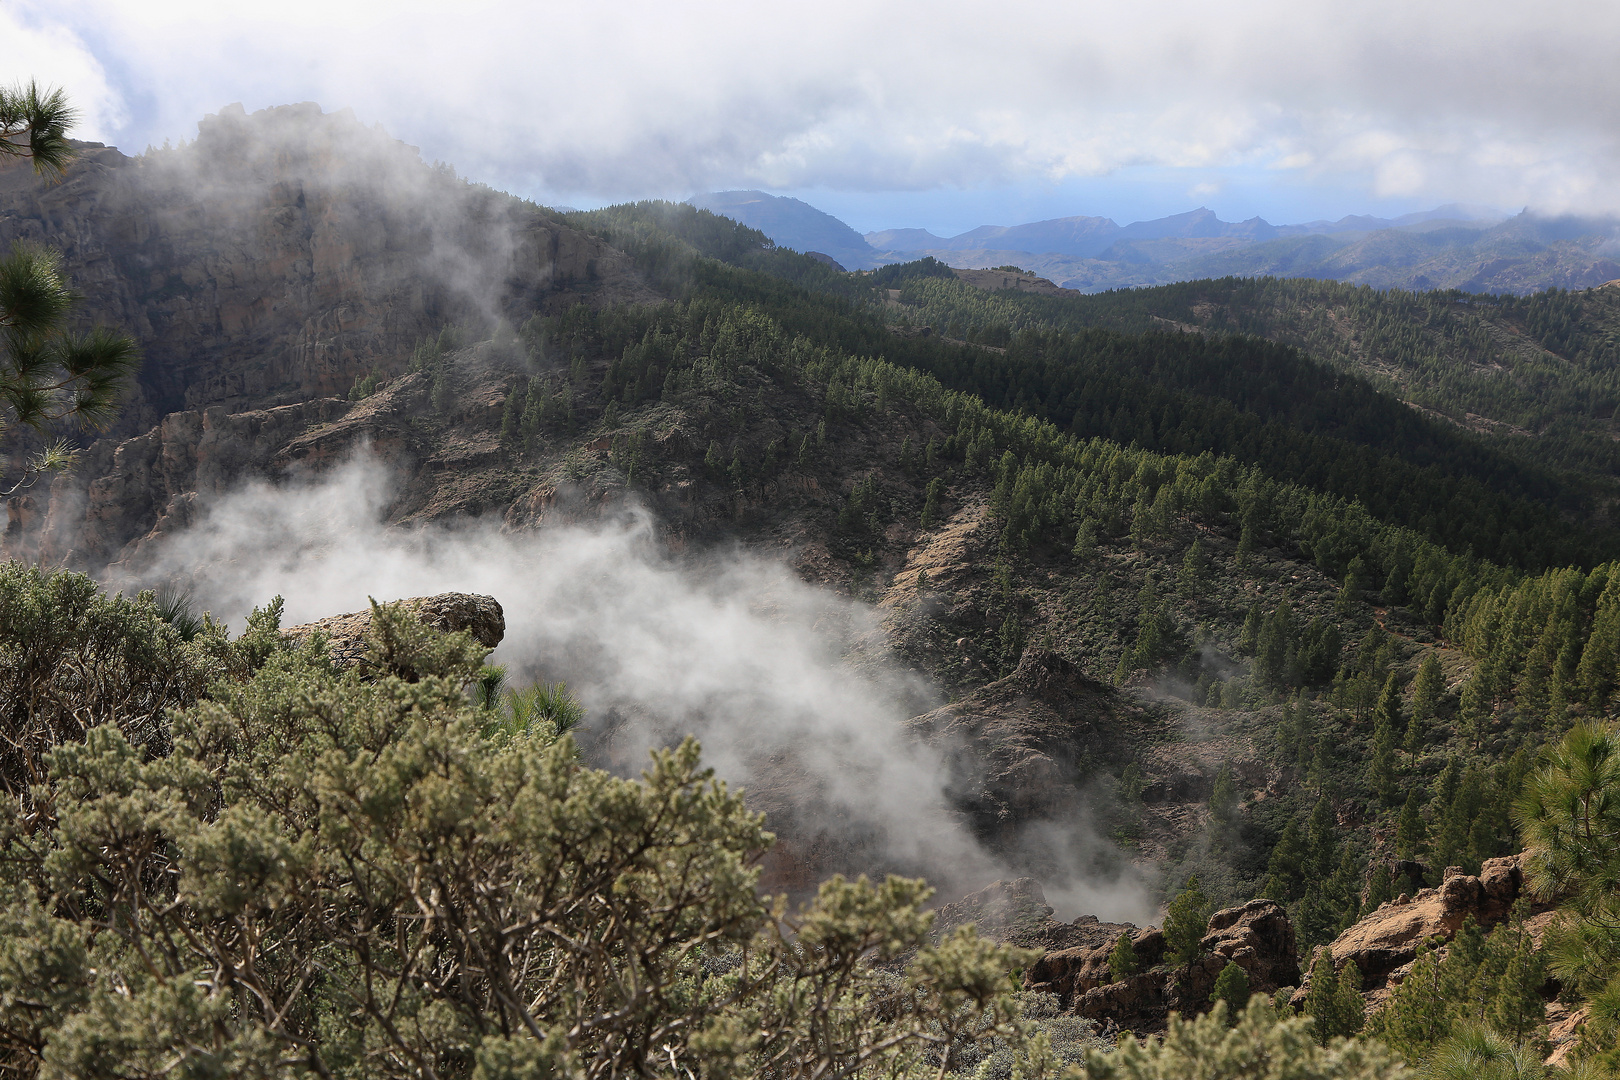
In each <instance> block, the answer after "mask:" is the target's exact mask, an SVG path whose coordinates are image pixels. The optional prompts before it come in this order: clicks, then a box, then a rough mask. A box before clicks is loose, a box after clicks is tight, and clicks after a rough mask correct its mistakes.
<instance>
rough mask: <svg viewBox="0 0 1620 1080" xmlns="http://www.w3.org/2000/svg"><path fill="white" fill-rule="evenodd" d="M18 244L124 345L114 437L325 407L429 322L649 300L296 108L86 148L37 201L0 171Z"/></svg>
mask: <svg viewBox="0 0 1620 1080" xmlns="http://www.w3.org/2000/svg"><path fill="white" fill-rule="evenodd" d="M17 241H32V242H43V243H48V244H49V245H51V246H52V247H55V248H58V249H60V250H61V252H62V253H63V265H64V268H65V270H66V272H67V276H68V279H69V281H70V282H71V283H72V286H73V288H74V289H75V290H76V291H78V292H79V293H81V294H82V295H83V298H84V299H83V304H82V306H81V311H80V313H81V314H82V315H83V316H84V317H85V318H86V319H93V320H98V321H101V322H105V323H107V324H109V325H112V326H115V327H118V328H119V329H120V330H122V331H123V332H125V333H129V334H131V335H133V336H134V337H135V338H136V340H137V341H138V342H139V343H140V345H141V347H142V349H143V352H144V354H145V363H144V364H143V366H142V370H141V373H140V376H139V382H138V386H137V387H136V388H135V393H134V394H133V395H132V397H131V399H130V400H129V402H128V404H127V406H126V408H125V410H124V412H123V415H122V417H121V418H120V421H119V424H118V426H117V428H116V429H115V430H114V432H113V434H115V435H122V436H129V435H133V434H135V433H137V432H140V431H142V430H146V429H149V428H151V427H153V426H154V425H156V424H157V423H159V422H160V421H161V420H162V418H163V417H164V416H165V415H167V414H169V413H172V412H178V411H187V410H203V409H207V408H210V407H213V406H220V407H223V408H225V409H226V410H227V411H229V412H238V411H242V410H246V409H254V408H265V407H274V406H278V405H286V404H291V403H297V402H303V401H306V400H308V399H310V398H312V397H320V396H330V395H338V394H344V393H346V392H347V391H348V390H349V388H350V387H351V386H352V385H353V383H354V380H355V378H356V376H357V375H363V374H365V373H367V372H369V371H371V370H372V369H374V368H375V369H378V370H380V371H382V372H383V373H384V374H397V373H398V372H400V371H403V370H404V368H405V366H406V364H407V363H408V362H409V359H410V355H411V351H412V348H413V346H414V345H415V343H416V342H417V341H418V340H419V339H421V338H423V337H425V336H427V335H429V334H436V333H438V331H439V329H440V328H441V327H443V326H445V325H447V324H453V323H457V322H475V323H482V324H485V325H488V324H489V323H490V322H492V321H493V320H495V319H502V318H504V319H506V320H508V321H510V322H519V321H521V320H522V319H524V318H526V317H527V316H528V315H529V314H532V313H533V312H534V311H536V310H543V309H544V310H550V309H555V308H557V307H559V306H567V305H570V304H573V303H575V302H577V301H580V300H589V301H591V302H601V303H606V302H624V301H636V300H649V299H652V298H653V294H652V292H651V291H650V290H648V289H647V288H646V286H645V285H644V284H642V283H641V281H640V279H639V278H638V277H637V275H636V274H635V272H634V270H633V269H632V267H631V265H630V263H629V260H628V259H626V258H625V256H623V255H622V254H621V253H619V252H618V251H616V250H614V249H612V248H610V247H608V246H607V245H606V244H604V243H603V242H602V241H600V240H598V239H596V238H594V237H591V236H588V235H586V234H584V233H581V232H579V231H577V230H575V229H571V228H569V227H568V226H566V225H564V224H562V222H561V221H560V219H558V218H557V217H555V216H554V215H552V214H550V213H548V212H546V211H544V210H542V209H540V208H539V207H536V206H534V205H532V204H528V203H525V202H523V201H521V200H519V199H515V198H512V197H511V196H508V195H504V194H501V193H499V192H495V191H492V190H490V189H488V188H485V187H481V186H479V185H474V184H469V183H467V182H465V181H462V180H460V179H457V178H456V176H455V175H454V173H453V172H452V171H450V170H448V169H444V168H439V167H433V166H429V165H427V164H425V163H424V162H423V161H422V160H421V158H420V156H419V155H418V153H417V151H416V150H415V148H413V147H410V146H407V145H405V144H404V143H401V142H399V141H397V140H394V139H392V138H389V137H388V136H387V135H385V134H383V133H382V132H381V131H380V130H379V129H371V128H366V127H364V126H363V125H361V124H360V123H359V121H357V120H356V119H355V118H354V117H353V115H352V114H350V113H348V112H346V111H345V112H340V113H333V114H326V113H322V112H321V110H320V109H319V107H317V106H315V105H311V104H305V105H288V106H283V107H280V108H275V109H266V110H263V111H261V112H257V113H254V114H252V115H248V114H247V113H246V112H245V111H244V110H243V109H242V107H241V106H239V105H237V106H231V107H228V108H226V109H224V110H222V111H221V112H220V113H219V114H218V115H213V116H209V117H207V118H206V119H204V120H203V121H202V122H201V123H200V124H199V125H198V136H197V140H196V141H195V142H193V143H190V144H187V145H183V146H181V147H179V148H173V149H169V148H165V149H162V150H149V151H148V152H146V153H145V154H142V155H140V156H138V157H133V158H132V157H127V156H125V155H124V154H122V153H120V152H119V151H118V150H116V149H112V148H110V147H104V146H100V145H98V144H86V145H83V146H81V150H80V154H79V159H78V161H77V162H76V163H75V164H74V165H73V166H72V167H70V168H69V169H68V170H67V172H66V174H65V175H64V177H63V178H62V180H61V181H60V182H58V183H55V184H46V183H42V182H41V181H39V180H38V179H37V178H36V177H35V176H34V174H33V172H32V170H31V169H29V168H28V167H27V165H26V163H19V162H17V161H11V162H10V163H9V164H6V165H4V166H3V167H0V246H3V247H4V248H6V249H9V248H10V246H11V245H12V244H13V243H14V242H17Z"/></svg>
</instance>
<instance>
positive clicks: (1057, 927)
mask: <svg viewBox="0 0 1620 1080" xmlns="http://www.w3.org/2000/svg"><path fill="white" fill-rule="evenodd" d="M1053 915H1054V912H1053V910H1052V906H1051V905H1050V904H1048V903H1047V902H1046V892H1045V890H1044V889H1042V888H1041V883H1040V882H1038V881H1036V880H1035V879H1034V878H1029V877H1022V878H1013V879H1012V880H1010V881H994V882H991V883H990V884H989V885H986V886H985V887H984V888H982V889H979V890H978V891H977V892H971V893H969V894H968V895H966V896H964V897H962V898H961V899H960V900H957V901H956V902H954V903H950V904H946V905H944V906H943V907H941V908H939V909H938V911H936V912H935V913H934V933H935V934H939V935H943V934H947V933H949V932H950V931H951V930H954V929H955V928H956V927H958V926H962V925H964V924H967V923H972V924H974V926H976V927H977V928H978V931H979V933H980V935H982V936H984V937H987V938H991V939H992V940H994V941H998V942H1001V943H1003V944H1007V945H1016V946H1018V947H1019V948H1022V949H1046V950H1062V951H1066V952H1075V951H1079V952H1084V951H1086V950H1088V949H1092V948H1096V947H1098V946H1103V945H1109V946H1111V945H1112V944H1113V943H1114V941H1115V940H1116V939H1117V938H1118V937H1119V932H1120V931H1121V930H1123V929H1127V928H1130V927H1129V924H1122V923H1105V922H1100V921H1098V919H1097V917H1096V916H1095V915H1082V916H1080V918H1078V919H1076V920H1075V921H1074V922H1072V923H1066V922H1060V921H1058V920H1057V919H1056V918H1054V917H1053ZM1048 955H1050V953H1048Z"/></svg>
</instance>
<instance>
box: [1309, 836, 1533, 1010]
mask: <svg viewBox="0 0 1620 1080" xmlns="http://www.w3.org/2000/svg"><path fill="white" fill-rule="evenodd" d="M1522 858H1523V857H1522V856H1519V855H1513V856H1507V857H1504V858H1500V859H1487V860H1486V861H1485V864H1484V866H1482V867H1481V868H1480V872H1479V874H1478V876H1475V875H1473V874H1465V873H1463V871H1462V868H1461V867H1456V866H1453V867H1448V868H1447V869H1446V871H1445V876H1444V880H1443V881H1442V882H1441V884H1440V885H1439V887H1438V888H1433V889H1423V890H1421V891H1419V892H1418V894H1417V895H1416V896H1411V897H1408V896H1405V895H1402V896H1400V897H1397V898H1396V899H1394V900H1392V901H1390V902H1389V903H1386V904H1382V905H1380V906H1379V907H1378V909H1377V910H1375V911H1373V912H1372V913H1371V914H1369V915H1366V916H1364V917H1363V918H1362V919H1361V920H1360V921H1358V922H1357V923H1356V924H1355V925H1354V926H1352V927H1350V928H1349V929H1348V930H1346V931H1345V932H1344V933H1342V934H1340V935H1339V936H1338V937H1337V938H1336V939H1334V941H1333V943H1332V944H1331V945H1328V946H1324V947H1325V948H1327V949H1330V950H1331V951H1332V955H1333V966H1334V970H1338V969H1340V968H1343V967H1344V965H1346V964H1348V963H1352V962H1353V963H1354V964H1355V965H1356V966H1357V967H1358V968H1360V969H1361V980H1362V982H1361V985H1362V992H1363V993H1364V994H1366V995H1367V996H1368V998H1369V999H1370V1001H1371V1003H1373V1004H1377V1003H1379V1002H1380V1001H1382V1000H1383V998H1384V997H1385V996H1386V992H1387V989H1388V987H1390V986H1392V985H1393V984H1395V983H1399V982H1400V981H1401V979H1402V978H1404V977H1405V974H1406V972H1407V970H1408V969H1409V968H1410V966H1411V964H1412V961H1413V960H1415V959H1416V958H1417V949H1418V946H1419V945H1421V944H1423V943H1425V942H1432V941H1436V940H1438V941H1442V942H1444V941H1450V940H1451V939H1452V938H1453V937H1454V936H1455V935H1456V933H1457V931H1458V930H1460V929H1461V928H1462V925H1463V922H1464V921H1465V920H1466V919H1468V918H1470V917H1472V918H1473V920H1474V921H1475V922H1476V923H1478V924H1479V925H1480V927H1481V928H1489V927H1491V926H1494V925H1495V924H1496V923H1498V922H1501V921H1502V920H1503V919H1504V918H1506V917H1507V915H1508V913H1509V912H1510V911H1511V910H1512V909H1513V905H1514V902H1515V901H1517V900H1518V899H1519V896H1520V895H1521V894H1522V892H1523V890H1524V870H1523V868H1522V865H1521V859H1522ZM1308 983H1309V979H1307V980H1306V985H1302V986H1301V987H1300V990H1299V993H1297V994H1296V995H1295V996H1294V1001H1295V1003H1296V1004H1299V1003H1303V1001H1304V995H1305V993H1306V991H1307V989H1308Z"/></svg>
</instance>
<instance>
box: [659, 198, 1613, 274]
mask: <svg viewBox="0 0 1620 1080" xmlns="http://www.w3.org/2000/svg"><path fill="white" fill-rule="evenodd" d="M689 201H690V202H691V203H692V205H694V206H697V207H700V208H702V209H706V210H712V211H713V212H715V213H717V214H723V215H724V216H726V217H729V218H732V219H733V220H736V221H739V222H741V223H743V224H744V225H748V226H750V227H752V228H755V229H758V230H760V231H761V232H763V233H765V235H767V236H769V237H770V238H771V239H772V240H774V241H776V243H777V244H779V245H781V246H783V247H789V248H793V249H795V250H798V251H806V252H817V253H820V254H822V255H825V256H827V257H829V258H831V259H832V260H834V261H836V262H837V263H838V264H839V265H841V266H843V267H845V268H846V269H851V270H855V269H871V268H873V267H877V266H883V265H886V264H888V263H894V262H905V261H909V260H912V259H919V258H922V257H923V256H925V255H931V256H933V257H934V258H936V259H939V260H941V261H942V262H946V263H949V264H950V265H951V266H956V267H961V268H964V269H974V268H983V267H992V266H1004V265H1009V264H1011V265H1016V266H1019V267H1022V268H1023V269H1026V270H1030V271H1033V272H1034V273H1037V274H1040V275H1041V276H1043V277H1046V278H1050V279H1051V280H1052V281H1054V282H1056V283H1057V284H1059V285H1061V286H1063V287H1065V288H1071V289H1078V290H1081V291H1083V292H1100V291H1102V290H1105V289H1115V288H1131V287H1136V286H1143V285H1163V284H1168V283H1170V282H1174V281H1189V280H1195V279H1199V278H1209V277H1226V276H1238V277H1259V276H1275V277H1308V278H1325V279H1330V280H1337V281H1350V282H1355V283H1357V284H1366V285H1373V286H1377V287H1380V288H1408V289H1442V288H1457V289H1465V290H1467V291H1470V292H1492V293H1528V292H1535V291H1537V290H1541V289H1546V288H1550V287H1553V286H1558V287H1563V288H1587V287H1590V286H1593V285H1601V284H1603V283H1604V282H1607V281H1612V280H1614V279H1616V278H1620V219H1614V218H1579V217H1543V216H1538V215H1534V214H1531V213H1528V212H1526V213H1521V214H1518V215H1515V216H1511V217H1509V216H1508V215H1505V214H1502V213H1500V212H1497V211H1492V210H1489V209H1487V208H1484V207H1472V206H1459V205H1455V204H1453V205H1449V206H1441V207H1437V208H1436V209H1433V210H1425V211H1422V212H1420V213H1415V214H1405V215H1402V216H1400V217H1396V218H1378V217H1369V216H1366V215H1352V216H1348V217H1343V218H1340V219H1339V220H1337V221H1310V222H1305V223H1303V224H1298V225H1273V224H1271V223H1270V222H1268V221H1266V220H1265V219H1264V218H1260V217H1254V218H1250V219H1248V220H1247V221H1236V222H1233V221H1222V220H1221V219H1220V218H1219V217H1217V216H1216V215H1215V213H1214V211H1212V210H1209V209H1207V208H1205V207H1200V208H1198V209H1197V210H1191V211H1188V212H1187V213H1184V214H1174V215H1171V216H1170V217H1163V218H1157V219H1155V220H1152V221H1137V222H1132V223H1131V224H1128V225H1120V224H1118V223H1116V222H1114V221H1112V220H1111V219H1109V218H1102V217H1067V218H1054V219H1052V220H1050V221H1035V222H1029V223H1027V224H1023V225H981V226H980V227H979V228H976V229H971V230H969V231H968V232H965V233H962V234H961V235H959V236H950V237H945V236H936V235H934V234H933V233H931V232H928V231H927V230H925V229H885V230H881V231H878V232H869V233H867V234H865V235H864V236H863V235H861V234H860V233H858V232H856V231H855V230H854V229H852V228H850V227H849V226H848V225H846V224H845V223H844V222H842V221H839V220H838V219H837V218H835V217H833V216H832V215H831V214H828V213H825V212H823V211H821V210H818V209H816V208H815V207H813V206H811V205H809V204H808V203H805V202H802V201H800V200H798V199H791V198H786V197H783V196H777V195H770V194H767V193H765V192H762V191H723V192H713V193H710V194H707V195H699V196H696V197H694V198H693V199H691V200H689Z"/></svg>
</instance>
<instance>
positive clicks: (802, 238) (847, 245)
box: [686, 191, 893, 270]
mask: <svg viewBox="0 0 1620 1080" xmlns="http://www.w3.org/2000/svg"><path fill="white" fill-rule="evenodd" d="M686 201H687V202H688V203H690V204H691V205H693V206H695V207H697V208H698V209H700V210H711V211H713V212H714V213H716V214H721V215H724V216H725V217H728V218H731V219H732V220H733V221H738V222H741V223H742V224H744V225H747V226H748V227H749V228H751V229H758V230H759V231H760V232H762V233H764V234H765V235H766V236H768V237H770V238H771V239H772V240H774V241H776V243H777V245H778V246H780V247H787V248H792V249H793V250H795V251H804V252H819V253H820V254H823V255H828V256H831V257H832V258H833V259H834V260H835V261H836V262H837V263H838V264H839V265H841V266H842V267H844V269H846V270H869V269H871V268H872V267H874V266H878V265H881V264H882V263H884V262H890V261H893V260H887V259H881V258H879V257H878V253H877V251H875V250H874V249H873V248H872V246H871V245H870V244H869V243H867V241H866V239H865V238H864V237H863V236H861V234H860V233H858V232H856V231H855V230H854V229H852V228H850V227H849V226H848V225H845V224H844V223H843V222H842V221H839V220H838V219H837V218H835V217H833V216H832V215H831V214H828V213H826V212H824V211H821V210H817V209H816V208H815V207H813V206H811V205H810V204H809V203H807V202H801V201H800V200H798V199H790V198H787V197H785V196H781V195H767V194H766V193H765V192H763V191H712V192H710V193H708V194H707V195H694V196H692V197H691V198H690V199H688V200H686Z"/></svg>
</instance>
